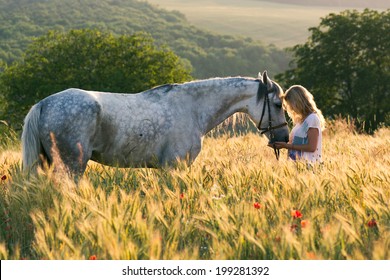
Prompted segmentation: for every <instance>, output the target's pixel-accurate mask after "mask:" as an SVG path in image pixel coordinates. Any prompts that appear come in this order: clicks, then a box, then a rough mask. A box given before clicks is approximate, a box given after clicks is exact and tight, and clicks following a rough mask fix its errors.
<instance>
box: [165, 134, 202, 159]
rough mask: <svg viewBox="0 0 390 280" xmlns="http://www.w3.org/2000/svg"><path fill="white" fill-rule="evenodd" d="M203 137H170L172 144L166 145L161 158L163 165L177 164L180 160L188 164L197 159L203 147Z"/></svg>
mask: <svg viewBox="0 0 390 280" xmlns="http://www.w3.org/2000/svg"><path fill="white" fill-rule="evenodd" d="M202 140H203V139H202V138H201V137H200V136H198V135H195V134H194V135H193V137H188V138H184V139H183V138H181V139H180V138H179V137H176V138H175V139H170V140H169V142H170V143H175V144H171V145H166V149H165V151H164V153H163V156H162V158H161V165H168V166H176V164H177V163H178V161H179V160H182V161H185V163H186V164H187V165H191V163H192V162H193V161H194V160H195V159H196V157H197V156H198V155H199V153H200V151H201V148H202Z"/></svg>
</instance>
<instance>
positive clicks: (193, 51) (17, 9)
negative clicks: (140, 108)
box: [0, 0, 289, 78]
mask: <svg viewBox="0 0 390 280" xmlns="http://www.w3.org/2000/svg"><path fill="white" fill-rule="evenodd" d="M80 28H91V29H99V30H105V31H110V32H113V33H115V34H131V33H134V32H140V31H142V32H147V33H150V34H151V35H152V36H153V37H154V38H155V39H156V41H157V43H158V44H166V45H168V46H170V47H171V48H172V49H173V50H174V51H175V52H176V53H177V54H178V55H180V56H181V57H183V58H185V59H187V60H189V61H190V62H191V64H192V65H193V67H194V69H195V71H194V73H193V76H194V77H196V78H203V77H210V76H228V75H250V76H254V75H255V74H256V73H257V72H258V71H260V70H264V69H268V70H269V71H270V73H271V74H276V73H279V72H282V71H284V70H285V69H286V68H287V65H288V62H289V57H288V56H287V55H286V54H285V52H283V51H282V50H280V49H277V48H275V47H266V46H264V45H263V44H262V43H260V42H258V41H254V40H253V39H250V38H242V37H240V38H238V37H233V36H229V35H217V34H215V33H211V32H207V31H204V30H202V29H200V28H197V27H195V26H193V25H191V24H190V23H189V22H188V21H187V20H186V18H185V17H184V15H183V14H181V13H179V12H169V11H166V10H162V9H160V8H158V7H156V6H153V5H150V4H148V3H147V2H144V1H142V2H141V1H135V0H102V1H93V0H83V1H79V0H68V1H61V0H52V1H45V0H0V59H1V60H4V61H6V62H8V63H10V62H12V61H14V60H17V59H20V57H21V56H22V53H23V52H24V51H25V50H26V48H27V46H28V44H29V43H30V42H31V41H32V40H33V39H34V38H35V37H37V36H41V35H43V34H45V33H46V32H47V31H48V30H51V29H55V30H62V31H66V30H69V29H80Z"/></svg>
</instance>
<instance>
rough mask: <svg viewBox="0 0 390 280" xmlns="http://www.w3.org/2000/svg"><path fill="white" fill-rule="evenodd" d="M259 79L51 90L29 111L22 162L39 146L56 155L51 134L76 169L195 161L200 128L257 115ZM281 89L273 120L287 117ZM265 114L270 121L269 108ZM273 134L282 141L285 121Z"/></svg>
mask: <svg viewBox="0 0 390 280" xmlns="http://www.w3.org/2000/svg"><path fill="white" fill-rule="evenodd" d="M266 78H267V77H266ZM259 83H262V81H261V80H256V79H253V78H241V77H236V78H214V79H208V80H201V81H194V82H188V83H184V84H172V85H164V86H160V87H157V88H154V89H151V90H148V91H145V92H141V93H137V94H115V93H106V92H96V91H85V90H81V89H68V90H65V91H63V92H60V93H57V94H54V95H51V96H49V97H47V98H45V99H43V100H42V101H40V102H39V103H37V104H36V105H35V106H33V108H32V109H31V110H30V112H29V114H28V115H27V116H26V119H25V127H24V130H23V135H22V140H23V141H22V142H23V155H24V156H23V160H24V167H25V168H27V169H29V168H31V167H32V166H33V165H34V164H35V163H36V162H38V161H39V156H38V157H37V155H39V153H41V154H43V155H44V156H46V157H47V159H48V161H49V162H52V161H53V156H52V148H53V143H52V140H53V139H54V141H55V144H56V145H55V146H56V148H57V149H58V150H59V154H60V156H61V160H62V161H63V163H64V164H65V166H66V167H67V168H69V171H70V172H72V173H74V174H76V175H81V174H82V173H83V172H84V170H85V167H86V164H87V162H88V160H89V159H92V160H95V161H97V162H100V163H103V164H107V165H114V166H119V167H158V166H162V165H172V164H175V162H176V161H177V160H178V159H186V160H187V161H188V163H191V162H192V161H193V160H194V159H195V158H196V157H197V155H198V154H199V152H200V150H201V147H202V139H203V136H204V135H205V134H206V133H207V132H209V131H210V130H211V129H213V128H214V127H215V126H217V125H218V124H219V123H221V122H222V121H224V120H225V119H226V118H228V117H229V116H231V115H232V114H234V113H236V112H244V113H248V114H249V116H250V118H251V119H252V120H253V121H254V122H255V123H258V122H259V120H260V117H261V112H262V107H263V98H259V97H258V96H257V95H258V89H259ZM272 84H273V85H276V87H275V88H276V89H277V90H279V91H281V89H280V87H279V86H278V85H277V84H276V83H274V82H269V83H268V86H272ZM279 93H280V92H276V93H273V96H272V98H271V100H272V101H273V102H272V105H273V106H271V116H272V121H273V122H274V123H283V122H285V116H284V112H283V110H282V109H280V99H279V96H278V94H279ZM264 94H266V93H264ZM275 105H277V106H275ZM263 122H264V123H268V117H267V116H265V118H264V119H263ZM275 137H276V140H277V141H285V140H286V139H287V138H288V129H287V128H286V127H284V128H280V129H277V130H276V131H275ZM38 149H39V151H38Z"/></svg>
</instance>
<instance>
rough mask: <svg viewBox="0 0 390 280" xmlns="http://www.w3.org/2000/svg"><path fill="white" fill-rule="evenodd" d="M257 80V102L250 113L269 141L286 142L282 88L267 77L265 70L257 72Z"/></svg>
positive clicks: (287, 134)
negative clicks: (281, 97)
mask: <svg viewBox="0 0 390 280" xmlns="http://www.w3.org/2000/svg"><path fill="white" fill-rule="evenodd" d="M258 81H259V88H258V91H257V97H256V98H257V102H256V104H255V106H253V108H252V110H250V111H252V112H250V115H251V116H252V119H253V120H254V121H255V122H256V124H257V128H258V129H259V130H260V131H261V133H262V134H265V135H266V136H267V138H268V139H269V142H270V143H273V142H288V139H289V130H288V127H287V122H286V117H285V114H284V110H283V108H282V100H281V99H280V96H281V95H282V94H283V89H282V88H281V87H280V86H279V85H278V84H277V83H276V82H274V81H272V80H271V79H270V78H269V77H268V75H267V72H266V71H264V72H263V75H261V73H259V77H258Z"/></svg>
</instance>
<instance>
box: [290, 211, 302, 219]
mask: <svg viewBox="0 0 390 280" xmlns="http://www.w3.org/2000/svg"><path fill="white" fill-rule="evenodd" d="M291 216H292V217H293V218H294V219H300V218H302V217H303V215H302V213H301V212H300V211H299V210H292V211H291Z"/></svg>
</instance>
